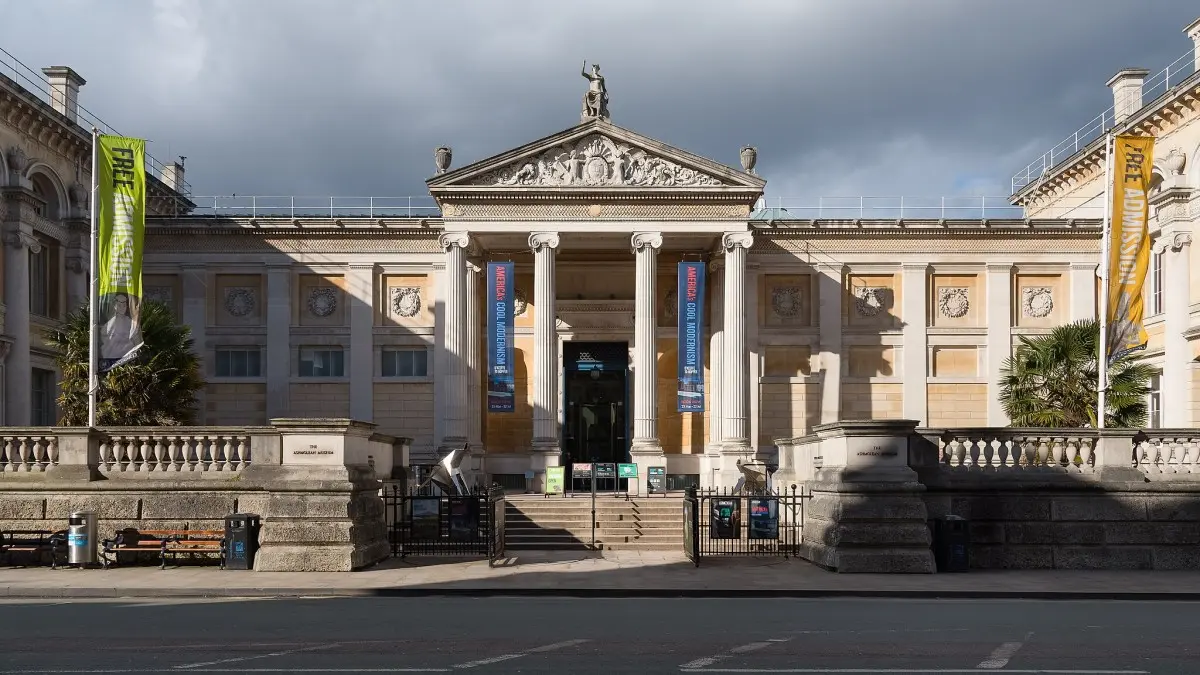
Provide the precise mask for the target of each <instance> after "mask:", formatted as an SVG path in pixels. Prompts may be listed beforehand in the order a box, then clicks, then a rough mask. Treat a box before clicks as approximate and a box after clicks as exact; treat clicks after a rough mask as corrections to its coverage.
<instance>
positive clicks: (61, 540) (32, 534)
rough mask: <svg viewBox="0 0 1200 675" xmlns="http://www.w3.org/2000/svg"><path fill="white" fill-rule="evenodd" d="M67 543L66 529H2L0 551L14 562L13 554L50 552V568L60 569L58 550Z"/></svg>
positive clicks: (6, 561) (0, 531) (7, 560)
mask: <svg viewBox="0 0 1200 675" xmlns="http://www.w3.org/2000/svg"><path fill="white" fill-rule="evenodd" d="M66 545H67V533H66V531H65V530H58V531H53V530H0V553H3V554H4V563H5V564H6V565H9V564H12V554H13V553H16V552H19V553H35V554H41V553H44V552H46V551H49V552H50V569H58V552H59V550H60V549H65V548H66Z"/></svg>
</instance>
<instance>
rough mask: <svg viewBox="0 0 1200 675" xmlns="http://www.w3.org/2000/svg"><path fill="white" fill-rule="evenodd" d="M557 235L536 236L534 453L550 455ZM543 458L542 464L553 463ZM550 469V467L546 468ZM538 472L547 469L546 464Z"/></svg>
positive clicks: (554, 412)
mask: <svg viewBox="0 0 1200 675" xmlns="http://www.w3.org/2000/svg"><path fill="white" fill-rule="evenodd" d="M558 243H559V238H558V233H557V232H533V233H531V234H530V235H529V248H531V249H533V302H534V310H533V311H534V322H533V341H534V346H533V449H534V451H537V452H542V453H546V454H550V453H555V454H557V453H558V451H559V447H558V326H557V314H558V312H557V311H556V309H555V303H554V300H555V297H554V256H555V251H556V249H558ZM549 459H550V458H543V459H542V460H541V461H542V462H546V463H548V462H549ZM546 465H548V464H546ZM534 468H535V470H536V469H539V468H544V467H543V465H542V464H539V465H537V466H535V467H534Z"/></svg>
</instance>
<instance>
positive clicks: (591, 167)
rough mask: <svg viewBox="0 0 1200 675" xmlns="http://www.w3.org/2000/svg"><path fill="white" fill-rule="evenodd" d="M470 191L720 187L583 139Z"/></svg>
mask: <svg viewBox="0 0 1200 675" xmlns="http://www.w3.org/2000/svg"><path fill="white" fill-rule="evenodd" d="M471 184H473V185H486V186H514V187H709V186H712V187H718V186H721V185H722V182H721V181H720V180H719V179H717V178H715V177H713V176H710V175H708V174H705V173H701V172H699V171H697V170H695V169H691V168H688V167H686V166H682V165H680V164H678V163H676V162H672V161H670V160H668V159H665V158H663V157H658V156H655V155H652V154H650V153H648V152H646V151H645V150H642V149H641V148H637V147H634V146H631V145H627V144H623V143H618V142H615V141H613V140H612V139H611V138H609V137H608V136H605V135H604V134H599V133H596V134H589V135H587V136H584V137H583V138H582V139H579V140H575V141H571V142H569V143H564V144H562V145H558V146H555V147H553V148H551V149H549V150H546V151H544V152H542V153H540V154H538V155H537V156H535V157H526V158H524V159H521V160H519V161H517V162H514V163H512V164H509V165H507V166H504V167H501V168H499V169H495V170H493V171H489V172H488V173H486V174H484V175H482V176H480V177H479V178H478V179H476V180H474V181H471Z"/></svg>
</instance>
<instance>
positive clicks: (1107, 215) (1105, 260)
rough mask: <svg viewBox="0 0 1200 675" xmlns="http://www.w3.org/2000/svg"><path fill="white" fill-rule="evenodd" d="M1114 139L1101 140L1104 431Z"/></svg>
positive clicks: (1099, 389) (1099, 363)
mask: <svg viewBox="0 0 1200 675" xmlns="http://www.w3.org/2000/svg"><path fill="white" fill-rule="evenodd" d="M1112 154H1113V136H1112V134H1111V133H1108V134H1105V136H1104V224H1103V229H1102V232H1103V242H1102V244H1101V254H1100V256H1101V260H1100V349H1099V354H1098V356H1097V360H1096V370H1097V371H1098V372H1097V376H1098V381H1097V382H1096V428H1097V429H1103V428H1104V418H1105V410H1106V408H1107V405H1108V401H1107V395H1106V394H1107V389H1108V295H1109V288H1108V285H1109V274H1110V270H1109V259H1110V258H1111V257H1112V249H1111V246H1112V244H1111V239H1112V232H1111V231H1112V199H1113V184H1112V182H1113V181H1112V170H1113V156H1112Z"/></svg>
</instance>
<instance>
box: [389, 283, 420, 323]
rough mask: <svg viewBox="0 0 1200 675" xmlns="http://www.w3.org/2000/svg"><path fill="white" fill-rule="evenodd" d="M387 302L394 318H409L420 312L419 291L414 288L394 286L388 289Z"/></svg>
mask: <svg viewBox="0 0 1200 675" xmlns="http://www.w3.org/2000/svg"><path fill="white" fill-rule="evenodd" d="M389 293H390V295H391V297H390V298H388V302H389V303H390V304H391V306H392V313H393V314H395V315H396V316H402V317H404V318H406V319H407V318H410V317H414V316H416V315H417V312H419V311H421V289H420V288H417V287H416V286H396V287H392V288H391V289H389Z"/></svg>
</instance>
